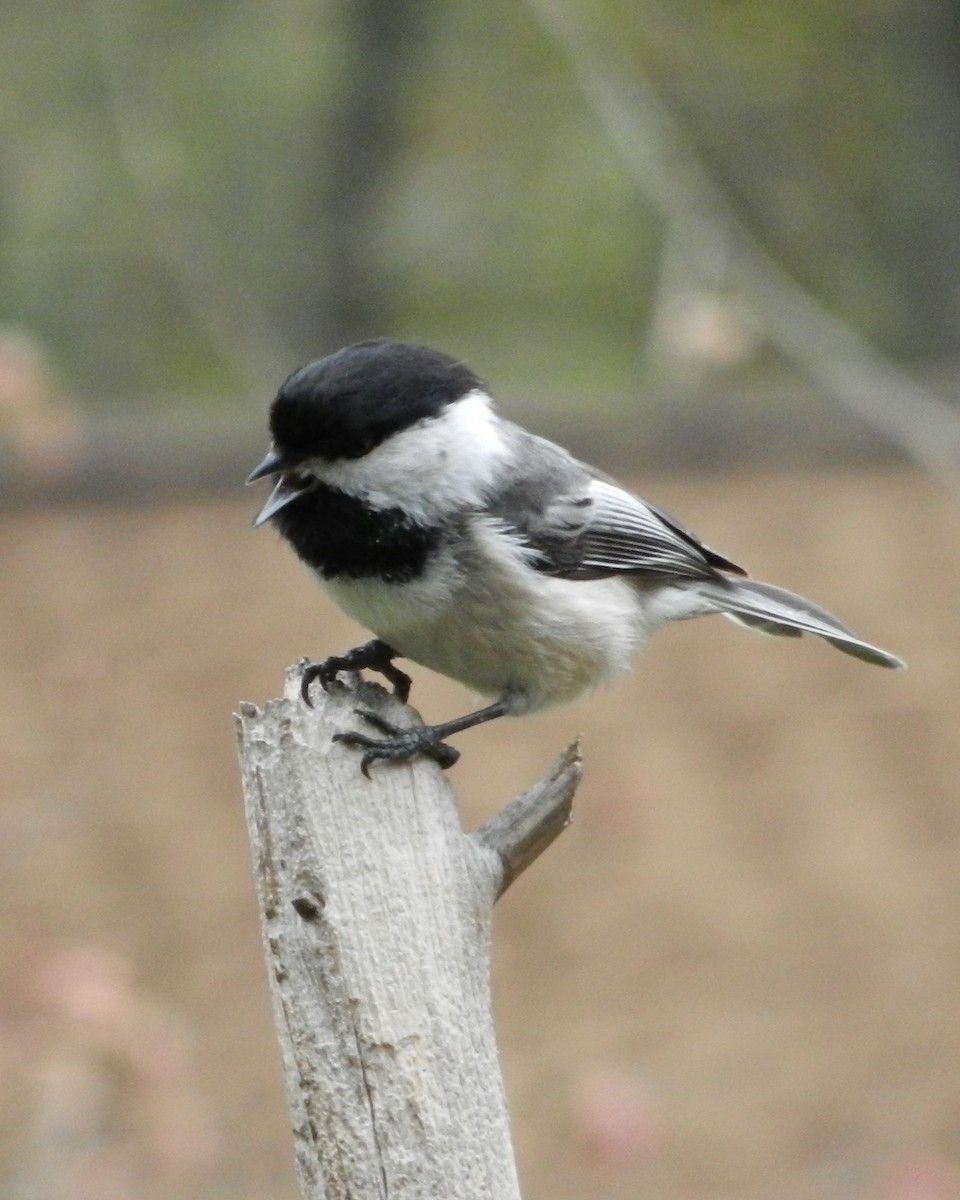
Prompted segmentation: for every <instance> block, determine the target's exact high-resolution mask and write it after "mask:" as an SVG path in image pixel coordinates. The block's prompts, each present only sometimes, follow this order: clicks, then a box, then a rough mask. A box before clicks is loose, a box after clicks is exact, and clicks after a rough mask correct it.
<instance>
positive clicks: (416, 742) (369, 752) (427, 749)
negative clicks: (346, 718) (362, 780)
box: [333, 708, 460, 779]
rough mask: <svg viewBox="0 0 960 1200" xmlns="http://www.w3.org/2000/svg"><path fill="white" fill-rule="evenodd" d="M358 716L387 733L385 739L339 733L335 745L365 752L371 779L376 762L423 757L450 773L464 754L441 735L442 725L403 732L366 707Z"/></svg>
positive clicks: (366, 772)
mask: <svg viewBox="0 0 960 1200" xmlns="http://www.w3.org/2000/svg"><path fill="white" fill-rule="evenodd" d="M356 713H357V716H360V717H363V719H364V720H365V721H368V722H369V723H370V724H371V725H372V726H373V727H374V728H375V729H378V730H379V731H380V732H381V733H383V734H386V736H385V737H383V738H372V737H367V735H366V734H365V733H336V734H334V735H333V740H334V741H335V742H343V743H344V745H347V746H355V747H357V748H358V749H361V750H363V752H364V754H363V758H362V759H361V760H360V770H361V771H362V772H363V773H364V775H366V777H367V778H368V779H369V778H370V764H371V763H375V762H380V761H381V760H382V761H385V762H409V761H410V760H411V759H413V758H417V757H419V756H420V755H421V754H422V755H424V756H425V757H426V758H432V759H433V761H434V762H435V763H439V765H440V766H441V767H442V768H443V769H444V770H446V768H447V767H452V766H453V764H454V763H455V762H456V761H457V759H458V758H459V757H460V751H459V750H454V748H453V747H452V746H448V745H447V743H446V742H445V741H443V739H442V736H441V729H442V727H441V726H434V725H415V726H414V727H413V728H412V729H403V728H401V727H400V726H399V725H394V724H393V722H392V721H387V720H385V719H384V718H383V717H381V716H380V715H379V714H378V713H374V712H369V711H368V710H367V709H365V708H358V709H357V710H356Z"/></svg>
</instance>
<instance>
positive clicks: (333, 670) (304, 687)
mask: <svg viewBox="0 0 960 1200" xmlns="http://www.w3.org/2000/svg"><path fill="white" fill-rule="evenodd" d="M394 657H395V653H394V651H393V650H391V649H390V647H389V646H388V645H386V643H385V642H381V641H379V640H374V641H372V642H367V643H365V644H364V645H363V646H357V647H356V649H354V650H349V651H347V653H346V654H332V655H330V657H329V658H325V659H324V660H323V662H318V663H311V662H305V663H304V666H303V674H302V676H301V677H300V695H301V697H302V698H303V702H304V704H306V705H307V707H308V708H313V701H312V700H311V699H310V685H311V684H312V683H313V681H314V680H315V679H319V680H320V686H321V687H322V688H323V690H324V691H325V692H329V691H330V689H331V688H332V687H333V686H334V684H335V683H336V682H337V676H338V675H339V674H340V672H341V671H363V670H365V669H369V670H371V671H379V672H380V674H381V675H383V676H384V677H385V678H386V679H387V681H388V682H389V683H390V684H392V685H393V694H394V695H395V696H396V697H397V699H398V700H399V701H400V703H401V704H406V702H407V699H408V697H409V695H410V687H411V685H412V682H413V681H412V680H411V678H410V676H409V675H407V674H406V672H405V671H401V670H400V668H399V667H395V666H394V665H393V659H394Z"/></svg>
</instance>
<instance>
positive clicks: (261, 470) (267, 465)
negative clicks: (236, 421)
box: [247, 449, 311, 529]
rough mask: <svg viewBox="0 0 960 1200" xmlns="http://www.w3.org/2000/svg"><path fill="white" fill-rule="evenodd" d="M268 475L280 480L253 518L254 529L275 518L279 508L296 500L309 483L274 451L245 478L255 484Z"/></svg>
mask: <svg viewBox="0 0 960 1200" xmlns="http://www.w3.org/2000/svg"><path fill="white" fill-rule="evenodd" d="M268 475H279V476H280V478H279V479H278V480H277V482H276V483H275V484H274V488H273V491H272V492H271V493H270V495H269V496H268V497H267V502H266V504H265V505H264V506H263V508H261V509H260V511H259V512H258V513H257V515H256V516H255V517H254V518H253V527H254V529H256V528H257V526H258V525H262V524H263V523H264V522H265V521H269V520H270V518H271V517H275V516H276V515H277V513H278V512H279V511H280V509H281V508H284V507H286V505H288V504H289V503H290V501H291V500H296V498H297V497H298V496H300V495H302V494H303V493H304V492H305V491H306V490H307V489H308V488H309V487H310V483H311V481H310V480H308V479H306V478H305V477H304V476H303V475H300V474H298V473H297V472H296V471H294V470H292V469H291V466H290V463H289V462H287V460H286V459H285V458H284V457H283V455H282V454H281V453H280V451H279V450H274V449H271V450H270V451H268V453H267V456H266V458H265V459H264V460H263V462H262V463H260V465H259V466H258V467H254V469H253V470H252V471H251V472H250V474H249V475H248V476H247V483H255V482H256V481H257V480H258V479H264V478H266V476H268Z"/></svg>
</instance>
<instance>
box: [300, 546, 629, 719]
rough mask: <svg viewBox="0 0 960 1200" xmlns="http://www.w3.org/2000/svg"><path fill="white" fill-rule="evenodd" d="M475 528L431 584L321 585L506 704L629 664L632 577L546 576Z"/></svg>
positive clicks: (559, 695)
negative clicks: (464, 559) (465, 559)
mask: <svg viewBox="0 0 960 1200" xmlns="http://www.w3.org/2000/svg"><path fill="white" fill-rule="evenodd" d="M473 534H474V553H473V554H471V555H469V558H470V559H471V563H470V566H469V567H467V568H464V569H462V570H458V569H457V567H456V565H455V563H454V561H453V557H452V555H451V556H450V559H449V561H448V563H447V564H446V565H447V566H448V567H449V570H447V571H444V572H431V573H430V574H429V577H428V579H429V582H428V581H425V580H422V579H421V580H414V581H413V582H411V583H404V584H384V583H382V582H379V581H377V582H374V581H368V580H337V579H335V580H325V581H323V582H324V586H325V587H326V588H327V590H328V591H329V592H330V594H331V596H332V598H333V599H334V600H335V601H336V603H337V604H338V605H339V606H340V607H341V608H342V609H343V610H344V612H346V613H347V614H348V615H349V616H351V617H353V618H354V619H355V620H357V621H359V622H360V623H361V624H363V625H365V626H366V627H367V628H368V629H370V630H372V631H373V632H374V633H375V634H376V635H377V636H378V637H379V638H382V639H383V640H384V641H385V642H387V643H389V645H391V646H392V647H393V648H394V649H395V650H396V651H397V652H398V653H399V654H400V655H402V656H403V657H404V658H409V659H412V660H413V661H414V662H418V663H421V664H422V665H423V666H425V667H429V668H430V669H431V670H434V671H437V672H439V673H440V674H442V675H447V676H449V677H450V678H452V679H456V680H459V681H460V682H461V683H463V684H465V685H466V686H467V687H469V688H471V689H472V690H473V691H475V692H479V693H480V694H481V695H484V696H491V697H496V698H501V697H502V698H505V699H506V700H507V702H508V703H509V705H510V708H511V710H512V711H513V712H517V713H519V712H528V711H530V710H532V709H538V708H544V707H547V706H549V705H552V704H562V703H565V702H566V701H569V700H572V699H574V697H576V696H577V695H579V694H580V693H581V692H582V691H584V690H585V689H586V688H589V687H592V686H594V685H596V684H598V683H604V682H607V681H609V680H611V679H613V678H615V677H616V676H617V675H619V674H621V673H622V672H624V671H626V670H627V669H628V667H629V665H630V657H631V655H632V653H633V652H634V651H635V650H636V649H637V647H638V645H639V644H640V643H641V642H643V641H645V640H646V635H647V633H649V632H651V630H649V629H647V628H645V626H646V624H647V622H646V621H645V620H644V619H643V616H642V613H641V607H640V605H639V604H638V597H637V593H636V591H635V589H634V588H633V587H632V586H631V585H630V584H629V583H627V582H626V581H622V580H617V579H604V580H596V581H586V582H570V581H568V580H561V579H552V578H550V577H548V576H544V575H542V574H539V573H537V572H535V571H534V570H532V569H531V568H530V567H528V566H526V565H525V564H524V563H523V562H522V561H521V560H519V559H518V557H517V554H516V551H515V549H514V547H513V545H512V544H511V543H510V542H509V541H508V540H507V539H506V538H505V537H504V535H503V534H502V533H501V532H500V531H498V530H496V529H495V528H491V527H489V526H485V525H482V524H479V523H478V525H477V526H476V527H475V528H474V530H473ZM479 561H482V562H483V563H484V564H485V566H484V569H483V570H482V571H481V570H478V569H476V565H475V564H476V562H479ZM438 579H440V580H442V581H443V582H442V584H440V585H439V586H438V584H437V583H436V582H435V581H436V580H438Z"/></svg>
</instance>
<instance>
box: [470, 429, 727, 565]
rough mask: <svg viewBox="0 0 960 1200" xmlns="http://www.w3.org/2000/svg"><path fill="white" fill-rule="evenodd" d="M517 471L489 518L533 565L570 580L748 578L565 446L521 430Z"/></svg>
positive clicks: (496, 498)
mask: <svg viewBox="0 0 960 1200" xmlns="http://www.w3.org/2000/svg"><path fill="white" fill-rule="evenodd" d="M516 444H517V446H518V455H517V462H516V470H515V471H514V472H513V473H512V474H511V477H510V479H508V480H506V481H504V482H502V483H501V486H500V489H499V491H498V493H497V494H496V495H494V496H492V497H491V498H490V500H489V502H488V511H489V512H490V515H491V516H493V517H495V518H497V519H498V520H500V521H502V522H503V523H504V524H505V525H506V526H507V527H508V528H510V529H511V530H512V531H514V532H515V533H516V534H518V535H519V536H520V537H521V538H522V539H523V541H524V542H525V544H526V545H527V546H529V548H530V549H531V550H532V551H533V552H534V555H533V557H532V565H533V566H534V567H536V568H537V569H539V570H541V571H543V572H544V573H545V574H549V575H555V576H558V577H560V578H563V579H602V578H605V577H608V576H611V575H635V576H649V577H651V578H658V579H676V580H682V579H691V580H692V579H711V578H715V577H716V575H717V572H718V571H730V572H734V573H736V574H741V575H742V574H745V572H744V571H743V569H742V568H741V567H738V566H737V565H736V564H735V563H732V562H730V560H729V559H726V558H723V557H722V556H721V555H719V554H716V553H715V552H714V551H712V550H710V549H709V547H707V546H704V545H703V544H702V543H701V542H700V541H698V540H697V538H695V537H694V536H693V535H692V534H691V533H688V532H687V531H686V530H685V529H683V527H682V526H680V525H678V524H677V523H676V522H675V521H673V520H672V519H671V518H670V517H668V516H667V515H666V514H665V513H663V512H661V511H660V510H659V509H657V508H654V506H653V505H651V504H648V503H646V501H644V500H641V499H640V498H639V497H638V496H634V495H632V494H631V493H630V492H627V491H625V490H624V489H623V488H621V487H619V486H618V485H617V484H616V483H614V482H613V481H612V480H609V479H606V478H605V477H603V476H602V475H600V474H599V473H598V472H595V471H594V470H593V469H592V468H590V467H587V466H585V465H584V464H583V463H579V462H577V460H576V459H574V458H572V457H571V456H570V455H568V454H567V453H566V452H565V451H564V450H561V449H560V447H559V446H555V445H554V444H553V443H552V442H548V441H545V440H544V439H542V438H535V437H533V435H531V434H527V433H526V432H525V431H521V430H517V431H516Z"/></svg>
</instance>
